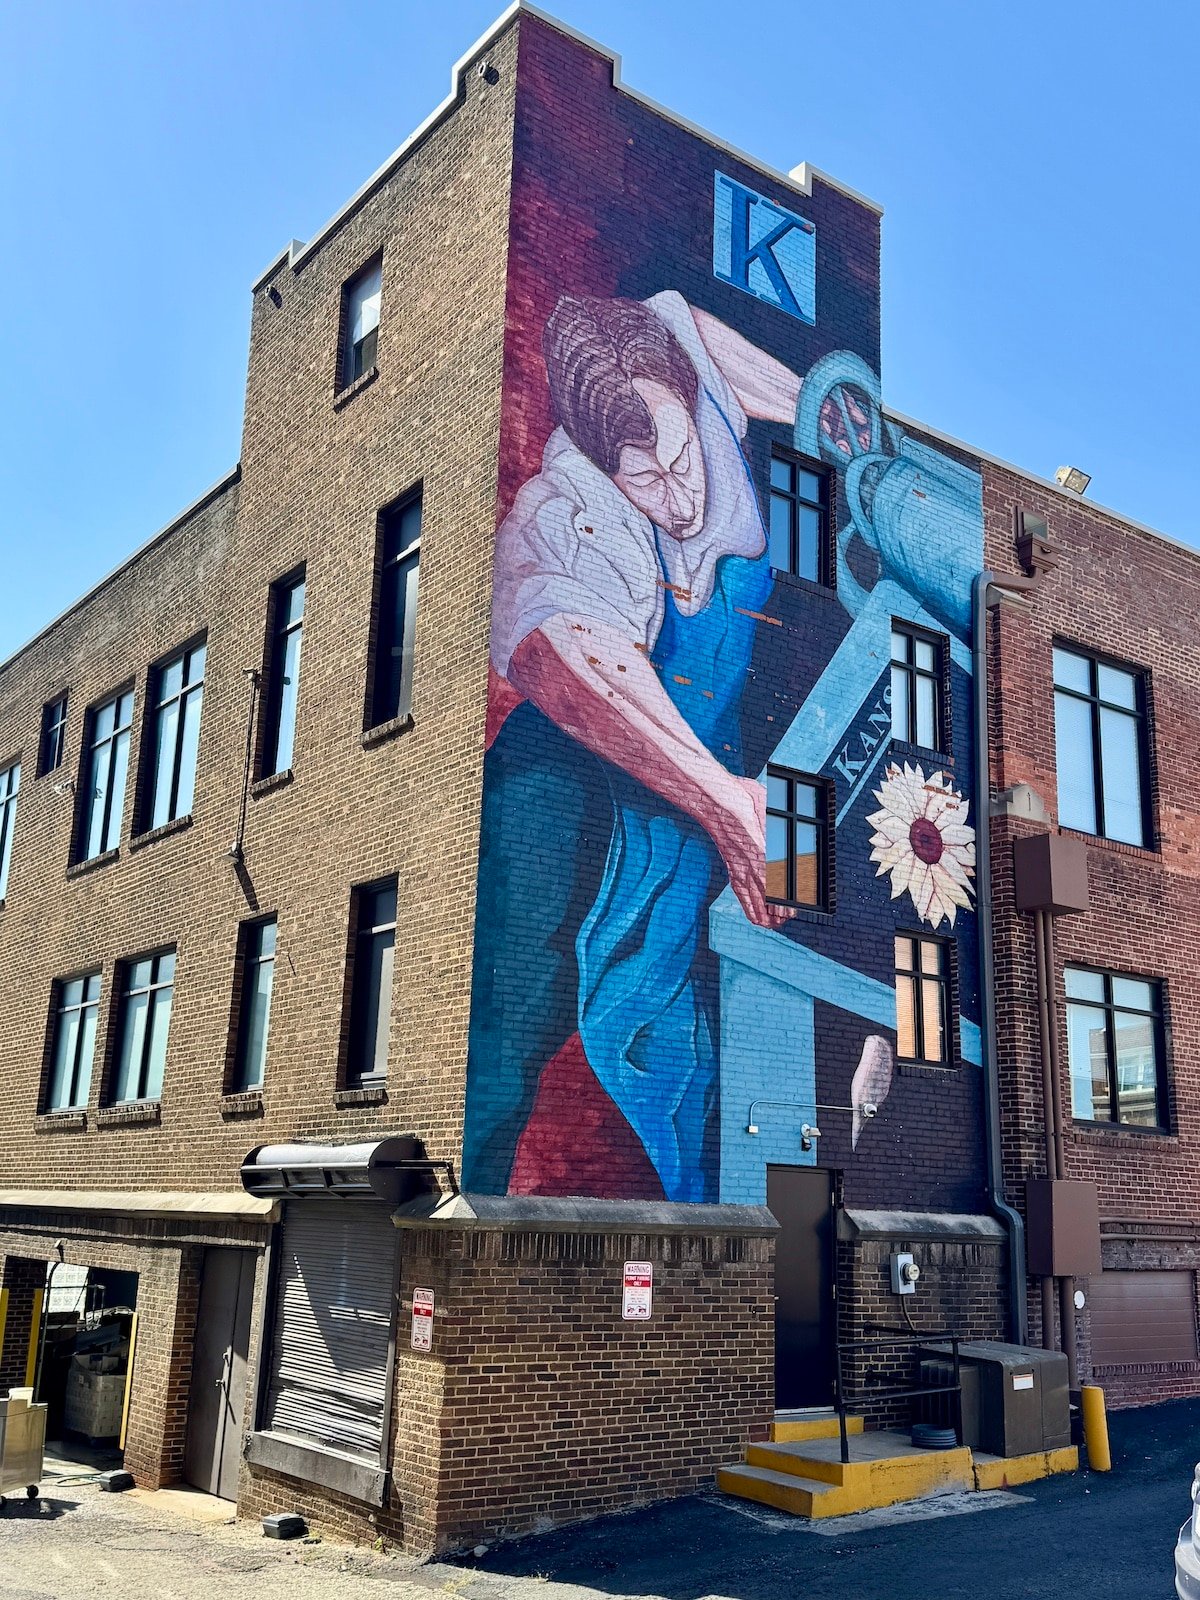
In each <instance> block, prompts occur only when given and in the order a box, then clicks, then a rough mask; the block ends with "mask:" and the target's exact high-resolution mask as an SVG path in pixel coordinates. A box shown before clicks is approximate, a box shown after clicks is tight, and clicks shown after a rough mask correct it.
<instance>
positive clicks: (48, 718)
mask: <svg viewBox="0 0 1200 1600" xmlns="http://www.w3.org/2000/svg"><path fill="white" fill-rule="evenodd" d="M66 750H67V696H66V693H65V692H64V693H62V694H60V695H59V697H58V699H57V700H51V701H49V702H48V703H47V704H46V705H44V706H43V707H42V746H41V750H40V751H39V755H38V776H39V777H41V775H42V774H43V773H46V772H53V771H54V769H55V767H61V766H62V761H63V756H64V755H65V754H66Z"/></svg>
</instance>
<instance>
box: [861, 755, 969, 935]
mask: <svg viewBox="0 0 1200 1600" xmlns="http://www.w3.org/2000/svg"><path fill="white" fill-rule="evenodd" d="M875 798H876V800H878V801H879V806H880V809H879V810H878V811H876V812H875V813H874V814H873V815H872V816H869V817H868V818H867V821H868V822H869V823H870V825H871V827H873V828H874V829H875V832H874V833H873V834H872V835H871V845H872V850H871V860H872V861H875V862H877V863H878V870H877V871H876V874H875V876H876V877H877V878H881V877H882V876H883V875H884V873H885V872H887V873H890V874H891V879H892V899H893V900H895V899H897V898H898V897H899V896H900V895H902V894H903V893H904V892H905V891H906V890H907V891H908V894H909V896H910V898H911V899H912V903H913V905H914V906H915V907H916V908H917V914H918V916H920V918H921V919H922V921H924V922H928V923H929V924H930V926H931V927H934V928H936V927H938V926H940V924H941V921H942V918H943V917H944V918H945V919H946V921H947V922H948V923H949V924H950V926H951V927H953V926H954V918H955V915H956V914H957V912H958V909H959V907H960V906H961V907H962V908H963V910H965V911H969V910H970V909H971V895H972V894H973V892H974V891H973V889H972V887H971V879H972V878H973V877H974V876H975V830H974V828H971V827H968V826H967V802H966V801H965V800H964V799H963V797H962V795H961V794H959V792H958V790H957V789H955V788H954V786H953V784H952V783H951V782H950V780H949V778H948V777H947V776H946V774H945V773H944V772H934V773H931V774H930V776H929V777H928V778H926V776H925V771H924V769H923V768H922V767H920V766H909V764H908V762H907V761H906V762H905V763H904V766H903V768H900V767H898V766H896V765H895V763H894V762H893V763H892V764H891V765H889V767H888V769H887V771H886V773H885V774H884V779H883V782H882V784H881V785H880V786H879V788H878V789H876V790H875Z"/></svg>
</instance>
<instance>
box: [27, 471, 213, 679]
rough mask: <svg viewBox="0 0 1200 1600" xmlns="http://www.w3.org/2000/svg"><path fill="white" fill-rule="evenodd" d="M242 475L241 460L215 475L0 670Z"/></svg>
mask: <svg viewBox="0 0 1200 1600" xmlns="http://www.w3.org/2000/svg"><path fill="white" fill-rule="evenodd" d="M241 475H242V467H241V463H240V462H239V463H238V465H237V466H236V467H234V468H233V470H232V471H231V472H227V473H226V474H225V476H224V477H223V478H218V479H217V481H216V483H214V484H211V485H210V486H209V487H208V488H207V489H205V491H204V493H203V494H202V495H198V496H197V497H196V499H195V500H193V501H192V503H191V505H189V506H185V507H184V508H183V510H182V511H180V512H179V513H178V514H177V515H176V516H173V517H172V518H171V520H170V522H167V523H164V524H163V526H162V527H161V528H159V530H158V532H157V533H152V534H151V535H150V537H149V538H148V539H147V540H146V541H145V543H144V544H140V545H139V546H138V547H137V549H136V550H135V551H133V553H132V554H131V555H127V556H126V557H125V559H124V560H123V561H119V562H118V563H117V565H116V566H115V567H113V569H112V570H111V572H106V573H105V574H104V576H103V577H102V578H101V579H100V580H99V581H98V582H97V583H94V584H93V585H92V587H91V588H90V589H88V590H87V591H86V593H84V594H81V595H80V596H79V598H78V600H72V601H71V604H70V605H69V606H67V607H66V608H65V609H64V610H62V611H60V612H59V613H58V615H57V616H56V617H52V618H51V619H50V621H49V622H47V623H46V625H45V626H44V627H41V628H39V629H38V631H37V632H36V633H35V634H34V635H33V636H32V638H29V639H26V641H25V643H24V644H22V645H18V646H17V648H16V649H15V650H14V651H13V653H12V655H10V656H7V657H5V659H4V660H3V661H0V672H5V671H7V669H8V668H9V667H11V666H12V664H13V662H14V661H15V660H16V659H17V657H18V656H23V655H24V654H25V652H26V650H29V649H31V648H32V647H33V646H34V645H35V644H36V643H37V642H38V640H39V639H44V638H45V636H46V635H47V634H48V633H49V632H50V630H51V629H52V628H57V627H58V625H59V623H60V622H65V621H66V619H67V618H68V617H69V616H70V615H71V613H72V612H73V611H78V610H79V608H80V607H81V606H85V605H87V603H88V601H89V600H91V599H92V598H93V597H94V596H95V595H98V594H99V593H100V591H101V589H103V588H104V586H105V585H106V584H109V583H111V582H112V581H113V579H114V578H116V577H119V576H120V574H121V573H122V572H124V571H125V568H126V567H131V566H132V565H133V563H134V562H135V561H138V560H140V559H141V557H142V556H144V555H148V554H149V553H150V551H151V550H153V548H154V546H155V545H156V544H157V543H158V542H159V540H160V539H165V538H166V537H167V536H168V535H169V534H172V533H174V532H175V530H176V528H179V527H181V526H182V525H183V523H185V522H186V521H187V520H188V518H189V517H192V516H195V514H196V512H197V511H202V510H203V509H204V507H205V506H206V505H207V504H208V503H209V501H210V500H215V499H216V498H217V496H218V495H220V494H223V493H224V492H225V490H226V489H228V488H229V487H230V485H231V484H234V483H236V482H237V481H238V479H239V478H240V477H241Z"/></svg>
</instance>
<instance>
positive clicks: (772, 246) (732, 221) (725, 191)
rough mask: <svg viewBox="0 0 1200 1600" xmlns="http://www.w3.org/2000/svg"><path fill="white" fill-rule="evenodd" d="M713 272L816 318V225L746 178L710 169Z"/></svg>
mask: <svg viewBox="0 0 1200 1600" xmlns="http://www.w3.org/2000/svg"><path fill="white" fill-rule="evenodd" d="M713 273H714V275H715V276H716V277H718V278H720V280H721V281H722V283H729V284H732V285H733V286H734V288H736V289H741V290H742V291H743V292H744V293H745V294H751V295H753V296H754V298H755V299H756V300H764V301H766V303H767V304H768V305H772V306H775V307H776V308H777V310H779V311H785V312H786V313H787V314H788V316H790V317H796V318H798V320H799V321H801V322H810V323H811V322H815V321H816V320H817V230H816V228H815V227H814V226H813V224H812V223H811V222H808V221H806V220H805V218H803V217H798V216H796V215H795V214H794V213H793V212H791V211H785V210H784V209H783V207H782V206H778V205H776V204H775V202H774V201H773V200H768V199H767V198H766V196H765V195H761V194H756V193H755V191H754V190H753V189H747V188H746V186H745V185H744V184H741V183H737V182H735V181H734V179H733V178H727V177H726V176H725V174H724V173H723V172H718V173H716V174H715V175H714V184H713Z"/></svg>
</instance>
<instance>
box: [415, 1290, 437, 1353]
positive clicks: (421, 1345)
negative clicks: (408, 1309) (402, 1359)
mask: <svg viewBox="0 0 1200 1600" xmlns="http://www.w3.org/2000/svg"><path fill="white" fill-rule="evenodd" d="M412 1347H413V1349H414V1350H432V1349H433V1290H432V1289H414V1290H413V1314H412Z"/></svg>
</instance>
